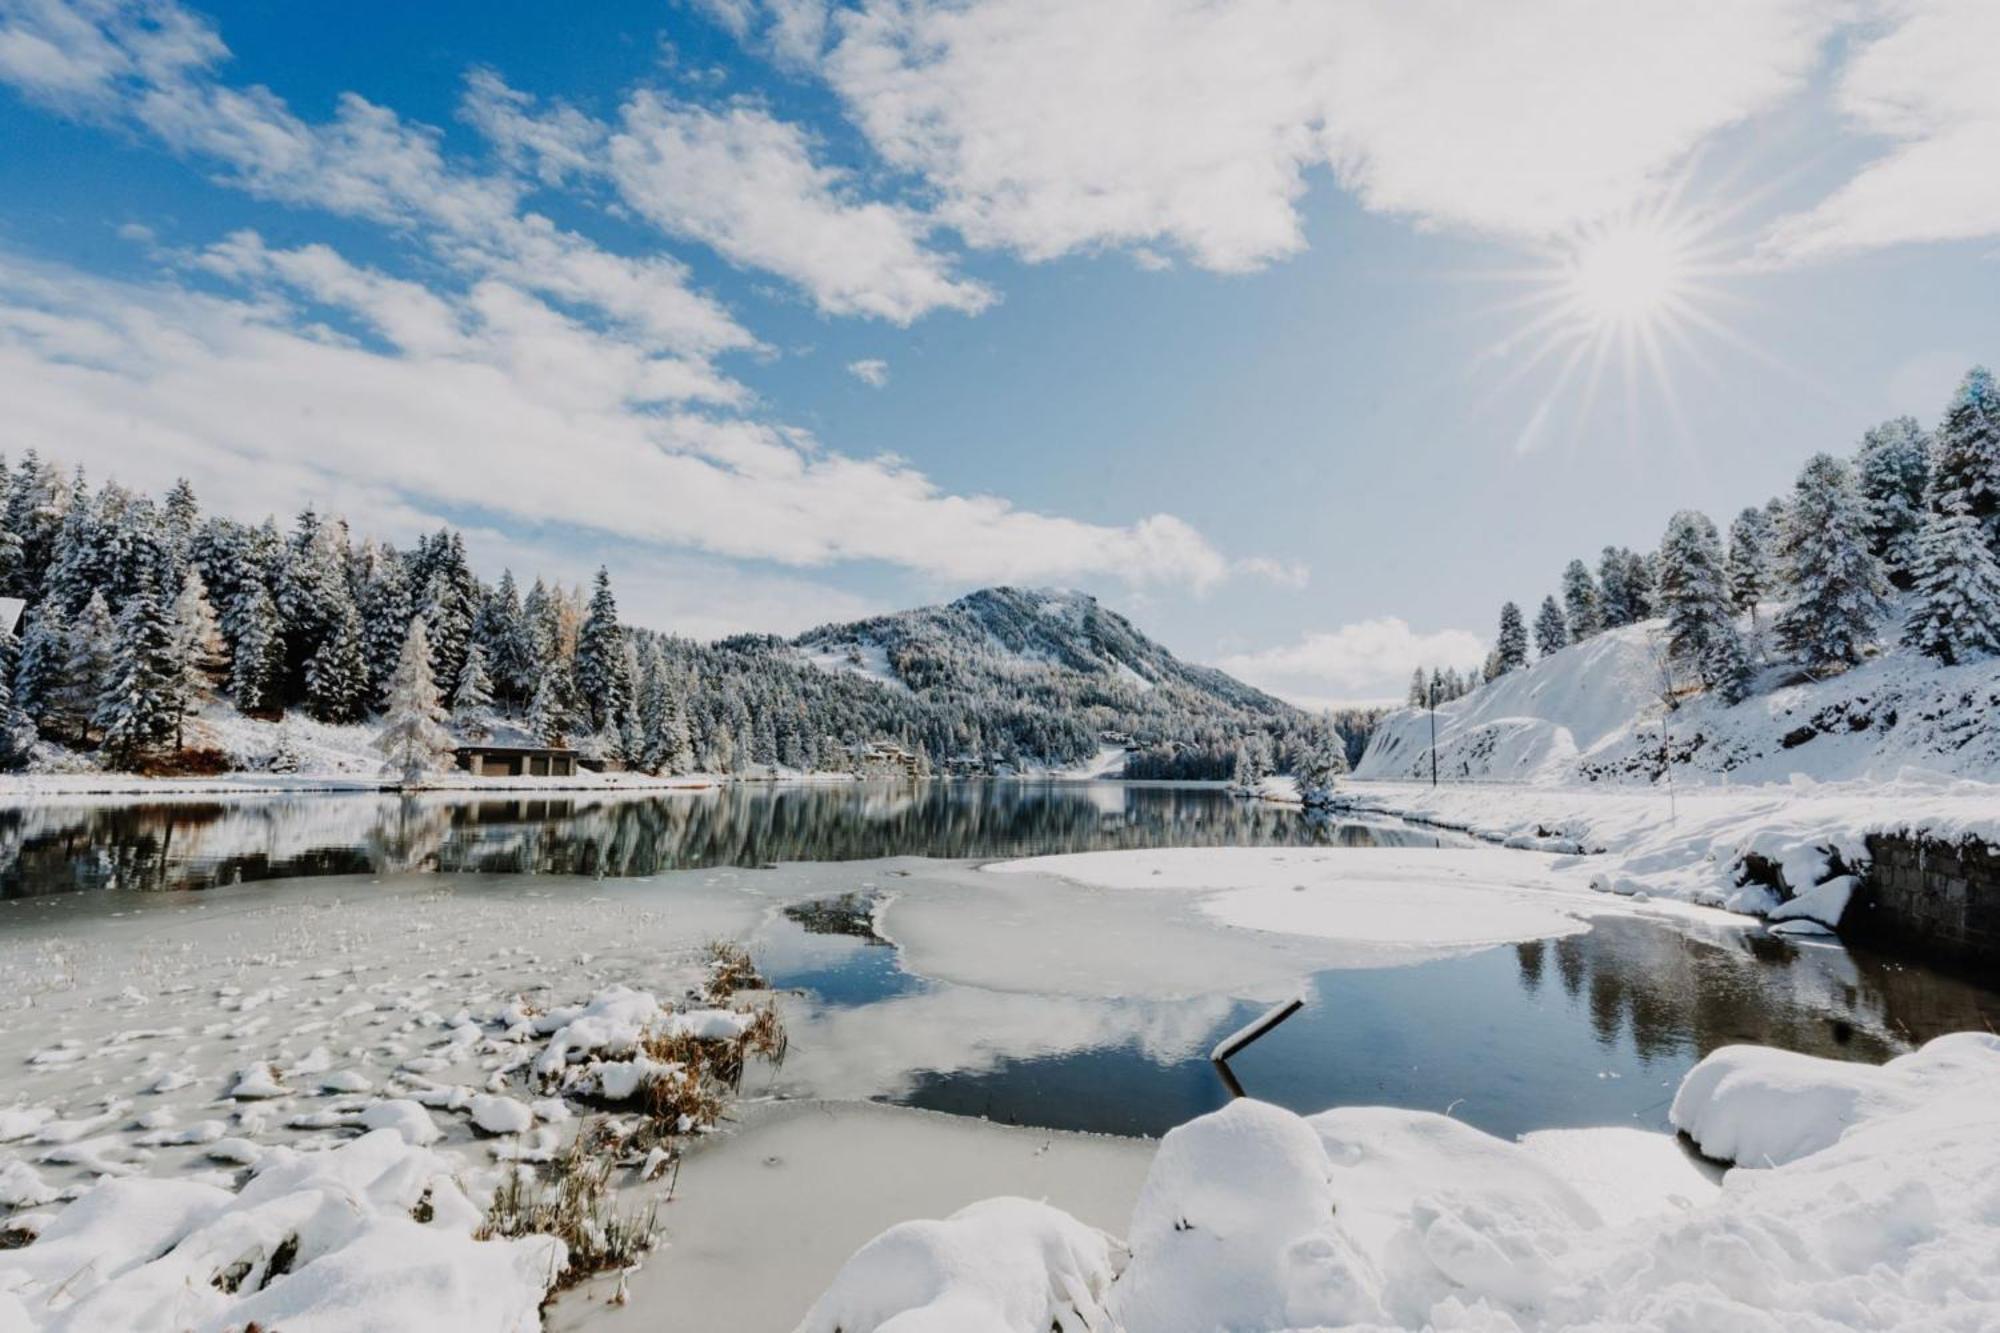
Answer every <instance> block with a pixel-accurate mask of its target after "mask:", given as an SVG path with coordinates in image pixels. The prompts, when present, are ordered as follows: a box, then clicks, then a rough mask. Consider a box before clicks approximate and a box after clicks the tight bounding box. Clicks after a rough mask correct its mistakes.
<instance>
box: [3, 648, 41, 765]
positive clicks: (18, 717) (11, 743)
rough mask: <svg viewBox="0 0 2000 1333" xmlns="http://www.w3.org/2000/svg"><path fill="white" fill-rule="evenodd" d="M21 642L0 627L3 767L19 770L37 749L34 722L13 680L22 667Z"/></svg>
mask: <svg viewBox="0 0 2000 1333" xmlns="http://www.w3.org/2000/svg"><path fill="white" fill-rule="evenodd" d="M19 659H20V641H19V640H18V639H16V638H15V637H14V635H13V634H12V633H10V632H8V631H6V630H0V768H5V769H17V768H20V767H21V766H22V765H24V764H26V763H27V762H28V756H29V754H30V753H32V752H33V750H34V748H35V740H36V737H35V721H34V719H33V718H31V717H30V716H28V714H27V712H26V711H24V710H23V709H22V708H21V706H20V704H19V703H18V702H17V701H16V699H15V694H14V686H13V681H14V678H15V674H16V673H17V671H18V670H19V668H20V660H19Z"/></svg>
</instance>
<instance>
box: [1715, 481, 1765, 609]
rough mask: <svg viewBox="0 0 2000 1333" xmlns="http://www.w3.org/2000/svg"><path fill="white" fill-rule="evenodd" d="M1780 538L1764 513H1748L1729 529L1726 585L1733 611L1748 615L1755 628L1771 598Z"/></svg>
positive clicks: (1745, 511)
mask: <svg viewBox="0 0 2000 1333" xmlns="http://www.w3.org/2000/svg"><path fill="white" fill-rule="evenodd" d="M1775 538H1776V534H1775V533H1773V532H1772V531H1771V519H1770V515H1768V514H1767V513H1765V512H1764V511H1763V510H1762V509H1755V508H1751V509H1745V510H1744V511H1743V512H1742V513H1740V514H1738V515H1737V516H1736V521H1735V522H1733V523H1731V524H1730V525H1729V554H1728V556H1727V557H1726V558H1725V559H1724V562H1723V583H1724V588H1725V592H1726V593H1727V596H1728V598H1729V606H1730V609H1731V610H1733V611H1736V612H1737V613H1739V614H1742V613H1745V612H1747V613H1748V614H1749V616H1750V621H1751V623H1752V624H1753V625H1754V624H1755V623H1756V621H1757V605H1758V603H1760V602H1762V601H1763V600H1764V599H1765V598H1767V597H1769V596H1770V595H1771V592H1772V591H1773V590H1772V587H1771V573H1772V562H1773V560H1774V559H1775V558H1776V554H1777V553H1776V552H1775V551H1774V550H1773V549H1772V547H1773V545H1774V542H1775Z"/></svg>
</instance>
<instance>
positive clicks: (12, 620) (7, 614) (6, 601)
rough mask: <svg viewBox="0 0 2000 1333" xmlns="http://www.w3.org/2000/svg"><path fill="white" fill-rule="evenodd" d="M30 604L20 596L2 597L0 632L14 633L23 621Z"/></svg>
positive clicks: (0, 601)
mask: <svg viewBox="0 0 2000 1333" xmlns="http://www.w3.org/2000/svg"><path fill="white" fill-rule="evenodd" d="M27 607H28V604H27V603H26V602H24V601H22V600H21V599H20V598H18V597H0V632H4V633H7V634H12V633H13V632H14V631H15V629H16V628H17V627H19V625H20V623H21V612H23V611H25V610H27Z"/></svg>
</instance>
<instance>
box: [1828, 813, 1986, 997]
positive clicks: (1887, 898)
mask: <svg viewBox="0 0 2000 1333" xmlns="http://www.w3.org/2000/svg"><path fill="white" fill-rule="evenodd" d="M1868 853H1869V856H1870V857H1871V858H1872V864H1871V865H1870V866H1869V869H1868V873H1867V875H1866V877H1865V878H1864V879H1863V880H1862V884H1861V890H1860V892H1859V893H1857V894H1856V895H1855V897H1854V901H1853V902H1852V903H1850V904H1849V905H1848V908H1847V914H1846V915H1845V916H1844V917H1842V918H1841V922H1840V933H1841V934H1842V935H1843V936H1845V937H1847V938H1848V939H1851V940H1854V941H1856V942H1858V943H1869V944H1880V945H1883V946H1886V947H1889V948H1893V949H1896V950H1898V951H1900V952H1906V953H1910V954H1913V955H1915V956H1917V957H1921V958H1923V959H1925V960H1927V961H1928V960H1936V961H1940V962H1952V963H1959V964H1963V965H1966V966H1970V967H1973V968H1976V969H1977V970H1978V971H1979V973H1980V974H1981V975H1982V976H1986V977H1989V978H1992V979H1994V980H1996V981H2000V848H1996V847H1991V846H1988V845H1987V844H1986V843H1983V842H1980V841H1978V840H1977V839H1968V840H1966V841H1964V842H1956V843H1953V842H1938V841H1936V840H1933V839H1931V838H1926V837H1922V836H1920V835H1916V834H1905V833H1898V834H1876V835H1874V836H1872V837H1870V838H1869V839H1868Z"/></svg>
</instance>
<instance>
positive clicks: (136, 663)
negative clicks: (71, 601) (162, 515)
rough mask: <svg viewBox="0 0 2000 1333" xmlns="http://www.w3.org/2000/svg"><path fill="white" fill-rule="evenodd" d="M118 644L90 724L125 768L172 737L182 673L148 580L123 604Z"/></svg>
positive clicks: (168, 623)
mask: <svg viewBox="0 0 2000 1333" xmlns="http://www.w3.org/2000/svg"><path fill="white" fill-rule="evenodd" d="M85 614H86V616H88V614H89V612H88V610H87V609H86V612H85ZM79 623H81V622H79ZM116 643H117V648H116V653H115V656H114V658H113V661H112V666H111V673H110V678H109V679H108V680H107V681H106V682H105V684H104V687H103V689H102V690H100V691H99V693H98V697H97V709H96V713H95V716H94V719H93V720H94V721H95V722H96V724H97V726H98V727H99V728H100V729H101V730H102V731H103V733H104V748H105V750H106V752H107V753H109V754H110V755H111V757H112V758H113V759H114V760H115V761H116V762H117V763H119V764H122V765H124V766H126V767H128V768H129V767H132V766H134V765H136V764H137V763H138V762H139V761H140V760H142V759H144V758H145V757H146V756H148V755H152V754H155V753H157V752H158V751H160V750H162V749H164V748H165V747H166V746H167V745H168V744H169V743H170V742H171V741H172V740H173V737H174V722H175V707H174V702H175V687H176V685H177V684H178V683H179V679H180V672H179V669H178V665H177V664H176V662H175V661H174V625H173V618H172V616H171V615H170V614H169V613H168V611H167V609H166V608H165V607H164V606H162V605H161V604H160V598H159V595H158V594H157V593H155V592H154V591H153V588H152V583H151V580H143V581H142V582H141V583H140V585H139V586H138V587H137V588H136V589H134V590H133V592H132V595H131V596H130V597H128V598H126V599H125V609H124V610H123V611H121V612H120V613H119V616H118V623H117V630H116Z"/></svg>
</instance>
